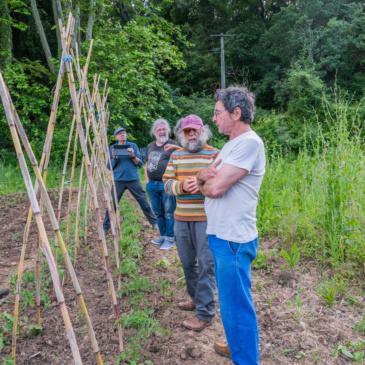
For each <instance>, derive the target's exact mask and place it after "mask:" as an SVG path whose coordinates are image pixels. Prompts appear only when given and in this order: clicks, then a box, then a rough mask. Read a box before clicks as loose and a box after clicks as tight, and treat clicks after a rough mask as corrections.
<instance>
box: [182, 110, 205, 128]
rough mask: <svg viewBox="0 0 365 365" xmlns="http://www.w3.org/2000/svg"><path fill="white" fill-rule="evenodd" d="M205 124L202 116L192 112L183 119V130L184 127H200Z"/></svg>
mask: <svg viewBox="0 0 365 365" xmlns="http://www.w3.org/2000/svg"><path fill="white" fill-rule="evenodd" d="M202 126H203V121H202V119H201V118H200V117H198V116H197V115H194V114H190V115H188V116H187V117H185V118H183V119H182V121H181V129H180V130H181V131H183V130H184V129H188V128H191V129H200V128H201V127H202Z"/></svg>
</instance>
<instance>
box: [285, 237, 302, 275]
mask: <svg viewBox="0 0 365 365" xmlns="http://www.w3.org/2000/svg"><path fill="white" fill-rule="evenodd" d="M281 256H282V257H283V258H284V259H285V261H286V262H287V263H288V264H289V267H290V269H291V270H292V271H294V267H295V265H296V264H297V262H298V261H299V257H300V253H299V251H298V247H297V244H296V243H294V245H293V246H292V248H291V250H290V255H289V254H288V253H287V252H286V251H285V250H284V249H282V250H281Z"/></svg>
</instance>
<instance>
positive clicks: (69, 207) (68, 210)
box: [66, 130, 78, 252]
mask: <svg viewBox="0 0 365 365" xmlns="http://www.w3.org/2000/svg"><path fill="white" fill-rule="evenodd" d="M77 140H78V131H77V130H76V133H75V139H74V153H73V157H72V169H71V177H70V186H69V193H68V205H67V235H66V250H67V252H68V247H69V245H70V226H71V201H72V188H73V182H74V175H75V166H76V156H77Z"/></svg>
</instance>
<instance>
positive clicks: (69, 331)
mask: <svg viewBox="0 0 365 365" xmlns="http://www.w3.org/2000/svg"><path fill="white" fill-rule="evenodd" d="M0 97H1V99H2V102H3V105H4V111H5V115H6V118H7V121H8V125H9V129H10V133H11V136H12V139H13V143H14V147H15V151H16V154H17V158H18V161H19V165H20V169H21V171H22V175H23V179H24V183H25V186H26V189H27V192H28V196H29V200H30V203H31V205H32V209H33V212H34V217H35V220H36V223H37V227H38V230H39V234H40V236H41V241H42V246H43V247H42V248H43V250H44V253H45V255H46V260H47V263H48V266H49V269H50V272H51V276H52V281H53V284H54V287H55V291H56V296H57V300H58V305H59V307H60V310H61V314H62V318H63V321H64V323H65V329H66V335H67V338H68V339H69V342H70V346H71V351H72V355H73V358H74V362H75V364H77V365H78V364H82V361H81V357H80V352H79V348H78V346H77V342H76V338H75V333H74V331H73V328H72V324H71V321H70V317H69V314H68V311H67V307H66V303H65V299H64V296H63V293H62V288H61V283H60V279H59V276H58V272H57V267H56V263H55V261H54V259H53V256H52V250H51V247H50V245H49V242H48V237H47V233H46V231H45V228H44V224H43V220H42V216H41V214H40V209H39V205H38V202H37V197H36V194H35V191H34V189H33V185H32V180H31V178H30V175H29V171H28V168H27V164H26V161H25V158H24V154H23V151H22V148H21V146H20V141H19V138H18V134H17V130H16V127H15V124H14V121H13V115H12V111H11V106H10V103H9V100H8V98H7V92H6V87H5V83H4V81H3V78H2V75H1V73H0Z"/></svg>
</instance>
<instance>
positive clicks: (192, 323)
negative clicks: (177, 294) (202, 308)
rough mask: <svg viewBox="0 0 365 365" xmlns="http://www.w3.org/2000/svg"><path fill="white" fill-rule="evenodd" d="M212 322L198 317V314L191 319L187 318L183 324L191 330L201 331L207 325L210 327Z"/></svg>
mask: <svg viewBox="0 0 365 365" xmlns="http://www.w3.org/2000/svg"><path fill="white" fill-rule="evenodd" d="M211 324H212V322H206V321H203V320H202V319H200V318H198V317H197V316H194V317H192V318H190V319H187V320H186V321H184V322H183V323H182V325H183V326H184V327H185V328H187V329H189V330H193V331H195V332H200V331H202V330H203V329H204V328H205V327H208V326H210V325H211Z"/></svg>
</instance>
